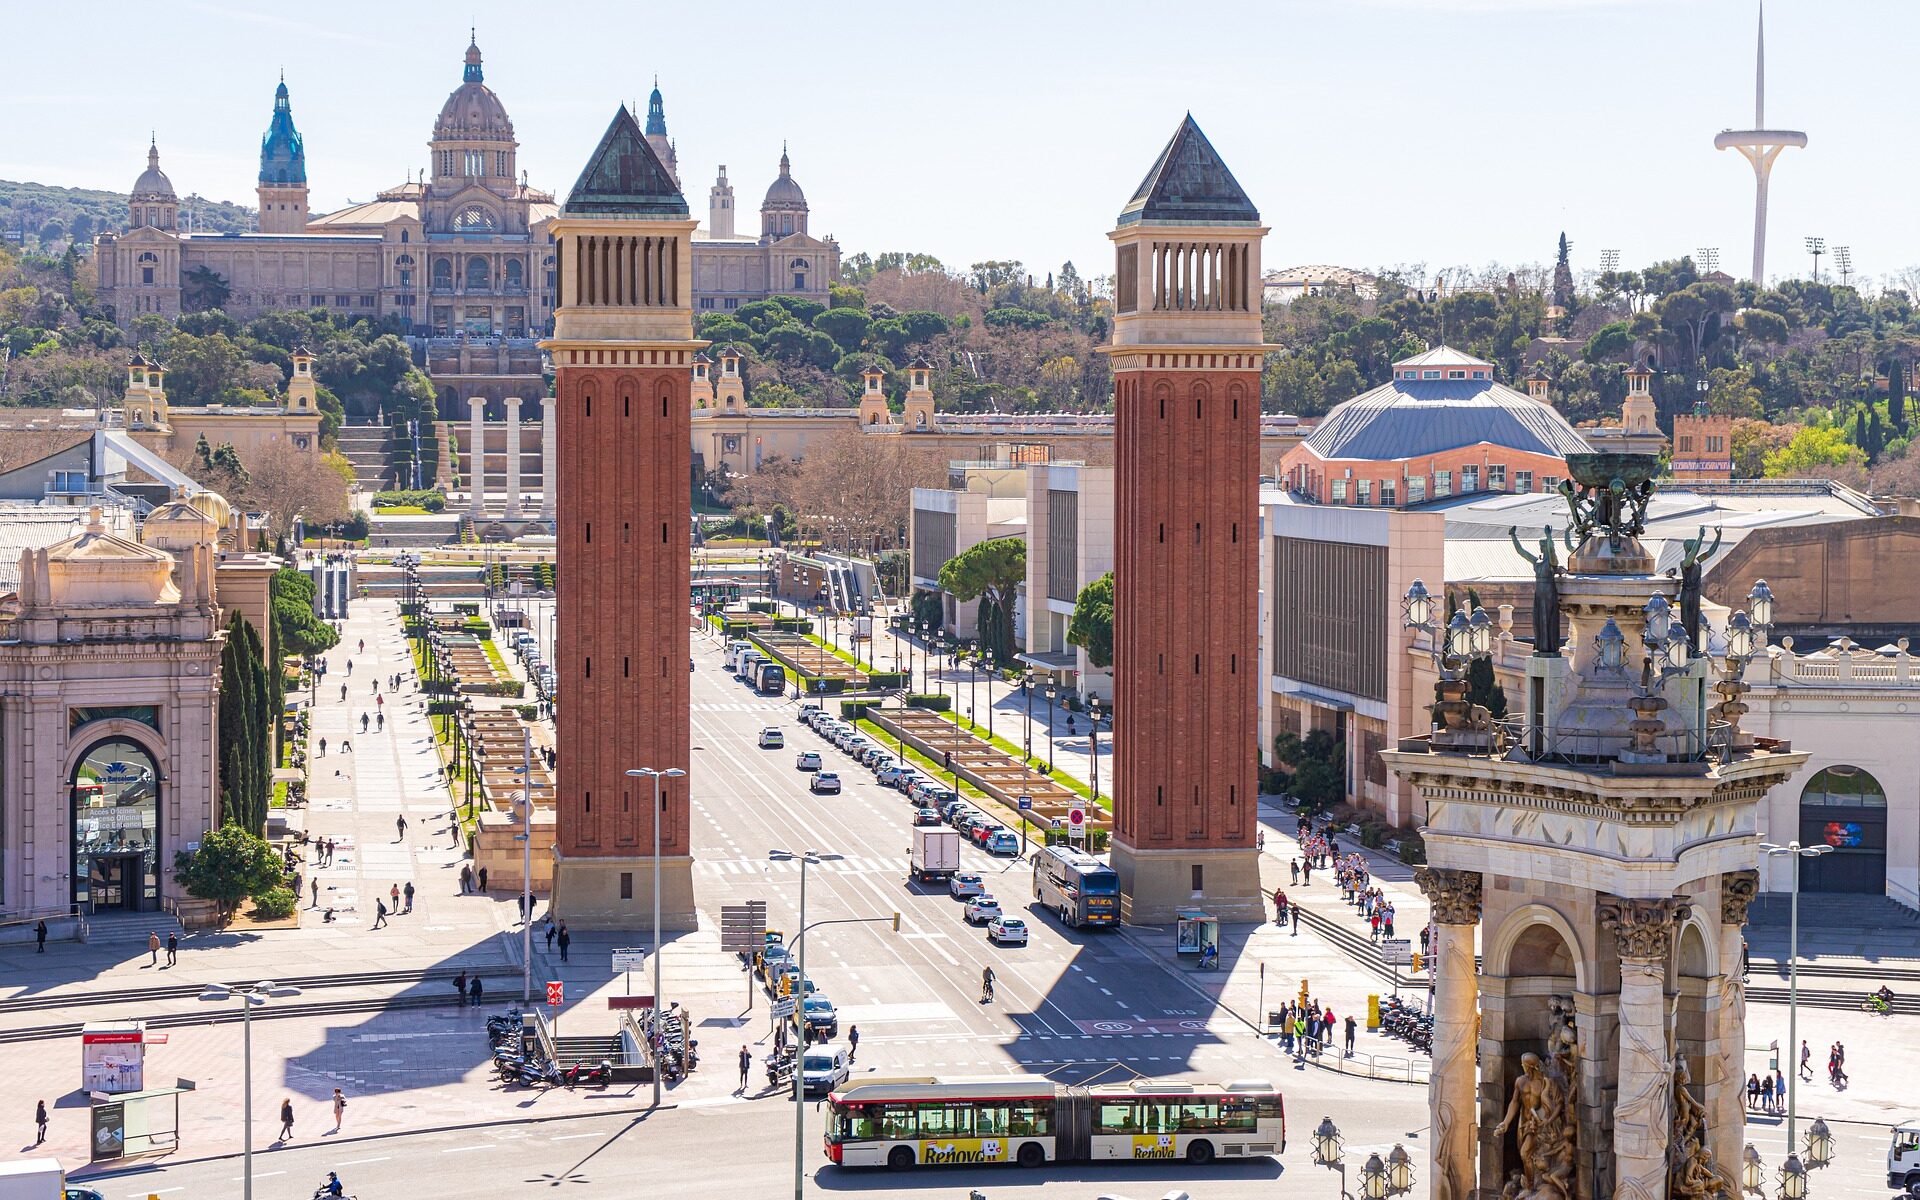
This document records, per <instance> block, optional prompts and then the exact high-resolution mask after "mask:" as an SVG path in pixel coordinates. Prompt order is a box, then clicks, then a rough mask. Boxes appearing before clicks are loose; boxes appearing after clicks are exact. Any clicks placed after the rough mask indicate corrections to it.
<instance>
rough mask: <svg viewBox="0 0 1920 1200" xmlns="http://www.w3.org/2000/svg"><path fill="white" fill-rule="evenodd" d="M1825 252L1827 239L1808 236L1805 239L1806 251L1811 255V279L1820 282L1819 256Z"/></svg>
mask: <svg viewBox="0 0 1920 1200" xmlns="http://www.w3.org/2000/svg"><path fill="white" fill-rule="evenodd" d="M1826 252H1827V239H1825V238H1822V237H1810V238H1808V239H1807V253H1808V254H1811V255H1813V281H1814V282H1815V283H1819V282H1820V256H1821V255H1822V254H1825V253H1826Z"/></svg>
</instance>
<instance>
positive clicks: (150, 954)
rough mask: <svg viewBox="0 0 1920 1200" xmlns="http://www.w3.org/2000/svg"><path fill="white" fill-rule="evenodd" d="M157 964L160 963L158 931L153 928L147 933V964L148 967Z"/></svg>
mask: <svg viewBox="0 0 1920 1200" xmlns="http://www.w3.org/2000/svg"><path fill="white" fill-rule="evenodd" d="M159 964H160V933H159V931H158V930H154V931H153V932H150V933H148V934H147V965H148V966H150V967H153V966H158V965H159Z"/></svg>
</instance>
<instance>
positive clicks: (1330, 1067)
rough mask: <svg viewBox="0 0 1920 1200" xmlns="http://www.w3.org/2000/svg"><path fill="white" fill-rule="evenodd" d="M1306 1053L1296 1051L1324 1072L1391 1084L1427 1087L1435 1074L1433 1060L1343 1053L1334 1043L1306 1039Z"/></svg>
mask: <svg viewBox="0 0 1920 1200" xmlns="http://www.w3.org/2000/svg"><path fill="white" fill-rule="evenodd" d="M1305 1041H1306V1051H1305V1054H1304V1055H1302V1054H1300V1053H1298V1052H1295V1055H1294V1057H1295V1058H1304V1059H1305V1061H1307V1062H1309V1063H1312V1064H1313V1065H1314V1066H1316V1067H1319V1068H1320V1069H1321V1070H1323V1071H1333V1072H1335V1073H1336V1074H1340V1075H1357V1076H1359V1077H1361V1078H1363V1079H1382V1080H1386V1081H1388V1082H1390V1083H1417V1084H1425V1083H1426V1082H1427V1080H1428V1078H1429V1077H1430V1076H1431V1075H1432V1073H1433V1061H1432V1060H1431V1059H1426V1058H1401V1057H1399V1056H1398V1055H1392V1054H1342V1053H1341V1052H1340V1051H1339V1050H1337V1049H1335V1048H1334V1047H1333V1046H1332V1045H1331V1044H1327V1043H1322V1042H1319V1041H1315V1040H1314V1039H1313V1038H1307V1039H1305Z"/></svg>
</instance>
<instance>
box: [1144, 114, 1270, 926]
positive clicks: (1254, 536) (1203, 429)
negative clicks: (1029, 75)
mask: <svg viewBox="0 0 1920 1200" xmlns="http://www.w3.org/2000/svg"><path fill="white" fill-rule="evenodd" d="M1266 232H1267V231H1266V229H1265V228H1263V227H1262V226H1261V224H1260V213H1259V211H1258V210H1256V209H1255V208H1254V206H1253V203H1252V202H1251V201H1250V200H1248V199H1247V195H1246V193H1245V192H1243V191H1241V190H1240V185H1239V184H1238V183H1236V182H1235V181H1234V178H1233V175H1232V173H1231V172H1229V171H1228V170H1227V168H1226V164H1224V163H1222V162H1221V161H1220V157H1219V155H1218V154H1216V153H1215V152H1214V149H1213V147H1212V145H1210V144H1209V143H1208V142H1207V138H1206V135H1205V134H1203V133H1201V132H1200V127H1199V126H1198V125H1196V124H1194V122H1193V118H1192V117H1191V116H1189V117H1188V118H1187V119H1186V120H1185V121H1184V122H1183V123H1182V124H1181V126H1180V128H1179V130H1178V132H1176V133H1175V134H1174V135H1173V140H1172V141H1170V142H1168V143H1167V148H1166V149H1165V150H1164V151H1162V152H1161V154H1160V159H1159V161H1158V162H1156V163H1154V165H1153V170H1152V171H1150V172H1148V174H1147V178H1146V181H1145V182H1143V183H1142V184H1141V185H1140V190H1139V191H1138V192H1136V193H1135V194H1134V197H1133V200H1132V201H1131V202H1130V203H1129V204H1128V205H1127V206H1126V208H1124V209H1122V210H1121V212H1120V221H1119V226H1118V228H1116V229H1115V230H1114V231H1113V232H1112V233H1110V234H1109V235H1108V236H1109V237H1111V238H1112V239H1113V242H1114V245H1115V248H1116V253H1115V272H1114V313H1115V315H1114V323H1113V344H1112V346H1111V347H1109V348H1108V350H1107V353H1108V354H1110V355H1111V356H1112V361H1113V386H1114V413H1115V417H1116V424H1117V428H1116V456H1117V463H1116V468H1117V475H1116V480H1115V489H1114V493H1115V503H1116V509H1117V513H1116V517H1117V523H1116V527H1115V550H1114V639H1113V640H1114V672H1115V678H1114V686H1115V692H1116V699H1115V704H1114V708H1115V714H1116V724H1115V728H1114V763H1115V769H1116V772H1117V774H1118V779H1117V781H1116V785H1115V787H1114V844H1113V866H1114V870H1115V871H1117V872H1118V873H1119V876H1120V891H1121V912H1122V915H1123V917H1124V919H1125V920H1127V921H1128V922H1130V923H1132V924H1165V923H1167V922H1170V921H1171V920H1172V919H1173V915H1174V913H1175V911H1176V910H1178V909H1181V908H1188V907H1194V908H1204V909H1206V910H1207V911H1208V912H1211V913H1212V914H1214V915H1215V916H1217V917H1220V918H1222V919H1223V920H1230V921H1246V920H1259V919H1260V915H1261V912H1262V908H1263V906H1262V904H1261V900H1260V870H1259V861H1258V855H1257V853H1256V852H1255V850H1254V834H1255V831H1256V829H1257V828H1258V805H1259V801H1258V792H1257V790H1256V784H1255V779H1254V759H1255V754H1256V749H1257V747H1256V742H1257V740H1258V738H1257V730H1258V728H1259V725H1258V720H1257V717H1256V707H1255V705H1256V700H1257V696H1258V691H1257V689H1258V686H1259V679H1258V677H1259V658H1260V655H1259V634H1258V630H1257V628H1256V615H1257V613H1258V609H1259V578H1258V575H1259V562H1260V548H1259V537H1260V510H1259V488H1260V479H1259V476H1260V457H1259V449H1260V447H1259V442H1260V366H1261V360H1262V355H1263V353H1264V349H1265V347H1264V346H1263V344H1262V337H1261V326H1260V302H1261V279H1260V239H1261V236H1262V235H1264V234H1265V233H1266Z"/></svg>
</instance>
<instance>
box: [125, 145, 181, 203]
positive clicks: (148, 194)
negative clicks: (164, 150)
mask: <svg viewBox="0 0 1920 1200" xmlns="http://www.w3.org/2000/svg"><path fill="white" fill-rule="evenodd" d="M133 199H135V200H172V199H175V196H174V193H173V180H171V179H168V178H167V173H166V172H165V171H162V170H161V169H160V146H159V144H158V143H157V142H156V143H149V145H148V146H147V169H146V170H144V171H142V172H141V173H140V179H139V181H138V182H136V183H135V184H134V185H133Z"/></svg>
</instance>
